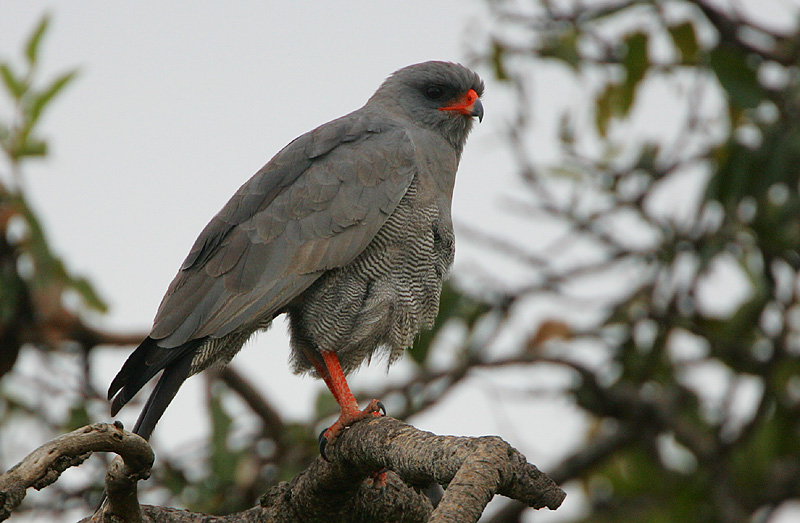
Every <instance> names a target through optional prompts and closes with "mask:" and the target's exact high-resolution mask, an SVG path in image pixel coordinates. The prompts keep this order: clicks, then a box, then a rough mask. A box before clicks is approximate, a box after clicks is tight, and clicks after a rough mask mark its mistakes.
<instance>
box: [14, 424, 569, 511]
mask: <svg viewBox="0 0 800 523" xmlns="http://www.w3.org/2000/svg"><path fill="white" fill-rule="evenodd" d="M92 451H110V452H116V453H118V454H120V456H121V457H122V460H115V461H114V463H112V466H111V467H109V472H108V474H107V475H106V489H107V492H108V503H107V504H106V505H104V509H103V511H101V513H98V514H96V515H94V516H93V517H91V518H87V519H84V520H83V521H84V522H95V523H99V522H103V521H105V522H111V521H114V523H139V522H144V523H148V522H155V521H158V522H168V523H189V522H201V521H202V522H204V523H213V522H217V523H222V522H225V523H250V522H256V521H258V522H262V523H268V522H274V523H295V522H298V523H299V522H301V521H302V522H303V523H312V522H325V523H335V522H349V523H350V522H364V523H366V522H373V521H396V522H402V523H414V522H424V521H430V522H450V521H453V522H456V521H457V522H460V523H461V522H470V521H477V520H478V518H479V517H480V515H481V513H482V512H483V509H484V507H485V506H486V504H487V503H488V502H489V501H490V500H491V499H492V497H494V496H495V495H496V494H500V495H504V496H507V497H510V498H512V499H516V500H519V501H521V502H523V503H525V504H526V505H527V506H530V507H533V508H542V507H548V508H550V509H555V508H557V507H558V506H559V505H560V504H561V501H562V500H563V499H564V496H565V494H564V492H563V491H562V490H561V489H560V488H559V487H558V486H557V485H556V484H555V483H554V482H553V481H552V480H551V479H550V478H548V477H547V476H546V475H545V474H543V473H542V472H540V471H539V470H538V469H537V468H536V467H535V466H533V465H531V464H529V463H527V461H526V460H525V457H524V456H522V455H521V454H520V453H519V452H518V451H517V450H515V449H514V448H512V447H511V446H510V445H508V443H506V442H505V441H503V440H502V439H500V438H498V437H493V436H489V437H481V438H465V437H456V436H438V435H435V434H431V433H429V432H425V431H421V430H418V429H416V428H414V427H412V426H410V425H407V424H405V423H403V422H400V421H397V420H395V419H392V418H386V417H381V418H375V419H372V420H367V421H362V422H359V423H356V424H354V425H353V426H352V427H350V428H349V429H347V430H345V431H344V432H343V433H342V434H341V435H340V436H339V438H338V439H337V440H336V441H334V442H333V443H332V444H330V445H329V446H328V448H327V449H326V454H327V455H328V457H329V459H330V460H331V461H330V462H327V461H325V460H323V459H322V458H317V459H316V460H315V461H314V462H312V463H311V465H310V466H309V467H308V468H307V469H306V470H305V471H304V472H302V473H300V474H298V475H297V476H296V477H295V478H294V479H293V480H292V481H291V482H286V483H281V484H280V485H278V486H276V487H274V488H272V489H271V490H270V491H269V492H268V493H267V494H265V495H264V496H263V497H262V499H261V503H260V505H259V506H257V507H253V508H251V509H249V510H247V511H244V512H239V513H236V514H231V515H228V516H209V515H206V514H199V513H194V512H189V511H185V510H176V509H171V508H164V507H151V506H142V507H139V505H138V502H137V498H136V483H137V482H138V480H139V479H143V478H146V477H147V476H148V475H149V470H150V466H151V465H152V460H153V455H152V451H151V450H150V448H149V446H148V445H147V443H146V442H144V440H142V439H141V438H139V437H138V436H135V435H133V434H130V433H128V432H125V431H123V430H122V429H121V427H119V426H115V425H106V424H95V425H91V426H88V427H84V428H83V429H79V430H77V431H75V432H72V433H70V434H67V435H65V436H61V437H60V438H57V439H55V440H53V441H51V442H50V443H48V444H46V445H43V446H42V447H40V448H39V449H37V450H36V451H34V452H33V453H32V454H31V455H29V456H28V457H27V458H25V459H24V460H23V461H22V462H20V464H18V465H17V466H15V467H14V468H13V469H11V470H9V471H8V472H7V473H6V474H4V475H3V476H0V507H2V510H3V512H0V520H1V519H5V518H6V517H8V515H9V514H10V513H11V511H12V510H13V509H14V508H15V507H16V506H18V505H19V503H20V502H21V501H22V498H23V497H24V495H25V490H26V489H27V488H28V487H30V486H33V487H34V488H43V487H45V486H47V485H49V484H51V483H52V482H53V481H55V480H56V479H57V478H58V476H59V475H60V473H61V472H63V471H64V470H65V469H66V468H67V467H69V466H73V465H78V464H80V463H82V462H83V461H84V460H85V459H86V458H88V457H89V455H90V454H91V452H92ZM383 469H386V470H388V471H389V472H387V474H386V482H385V485H383V486H381V485H379V484H376V480H375V479H374V478H375V477H376V476H375V474H376V472H378V471H381V470H383ZM431 483H438V484H441V485H444V486H445V487H446V490H445V493H444V497H443V498H442V500H441V502H440V503H439V504H438V506H437V507H436V508H435V509H434V508H433V506H432V504H431V502H430V500H429V499H428V498H427V497H426V496H424V495H423V494H422V493H421V489H422V488H424V487H426V486H428V485H430V484H431ZM112 516H113V517H112Z"/></svg>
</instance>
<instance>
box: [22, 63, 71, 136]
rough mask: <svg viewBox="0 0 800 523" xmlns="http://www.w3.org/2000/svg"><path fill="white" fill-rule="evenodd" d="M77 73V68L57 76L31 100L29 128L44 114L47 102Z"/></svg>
mask: <svg viewBox="0 0 800 523" xmlns="http://www.w3.org/2000/svg"><path fill="white" fill-rule="evenodd" d="M76 74H77V70H75V69H73V70H72V71H69V72H66V73H64V74H62V75H60V76H57V77H56V78H55V79H54V80H53V81H52V82H50V85H48V86H47V87H45V88H44V89H43V90H42V91H40V92H39V93H37V94H36V95H35V96H34V97H33V100H31V103H30V106H29V108H28V122H27V125H28V127H29V128H33V126H34V125H35V124H36V122H37V121H38V120H39V116H40V115H41V114H42V111H43V110H44V108H45V107H47V104H49V103H50V101H51V100H52V99H53V98H54V97H55V96H56V95H57V94H58V93H59V92H61V90H62V89H63V88H64V87H65V86H66V85H67V84H68V83H70V82H71V81H72V79H73V78H75V75H76Z"/></svg>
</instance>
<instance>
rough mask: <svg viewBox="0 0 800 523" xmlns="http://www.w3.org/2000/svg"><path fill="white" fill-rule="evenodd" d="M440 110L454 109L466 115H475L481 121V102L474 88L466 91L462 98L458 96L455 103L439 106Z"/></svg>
mask: <svg viewBox="0 0 800 523" xmlns="http://www.w3.org/2000/svg"><path fill="white" fill-rule="evenodd" d="M439 110H440V111H456V112H458V113H460V114H463V115H466V116H477V117H478V121H479V122H482V121H483V104H482V103H481V101H480V99H479V98H478V93H476V92H475V90H474V89H470V90H469V91H467V94H465V95H464V96H463V98H459V99H458V100H456V102H455V103H452V104H450V105H446V106H444V107H440V108H439Z"/></svg>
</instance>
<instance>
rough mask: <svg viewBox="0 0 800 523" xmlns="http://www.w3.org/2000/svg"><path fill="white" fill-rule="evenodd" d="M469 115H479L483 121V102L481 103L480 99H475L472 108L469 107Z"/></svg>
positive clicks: (479, 118) (479, 119)
mask: <svg viewBox="0 0 800 523" xmlns="http://www.w3.org/2000/svg"><path fill="white" fill-rule="evenodd" d="M469 115H470V116H477V117H478V121H479V122H482V121H483V104H482V103H481V101H480V100H475V101H474V102H473V103H472V108H471V109H469Z"/></svg>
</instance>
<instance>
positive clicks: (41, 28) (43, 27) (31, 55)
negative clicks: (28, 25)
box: [25, 15, 50, 65]
mask: <svg viewBox="0 0 800 523" xmlns="http://www.w3.org/2000/svg"><path fill="white" fill-rule="evenodd" d="M49 24H50V17H49V16H48V15H45V16H43V17H42V19H41V20H39V25H37V26H36V29H34V30H33V33H32V34H31V36H30V38H28V42H27V43H26V44H25V58H26V59H27V60H28V63H29V64H30V65H35V64H36V59H37V58H38V55H39V43H41V41H42V36H44V33H45V31H47V26H48V25H49Z"/></svg>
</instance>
